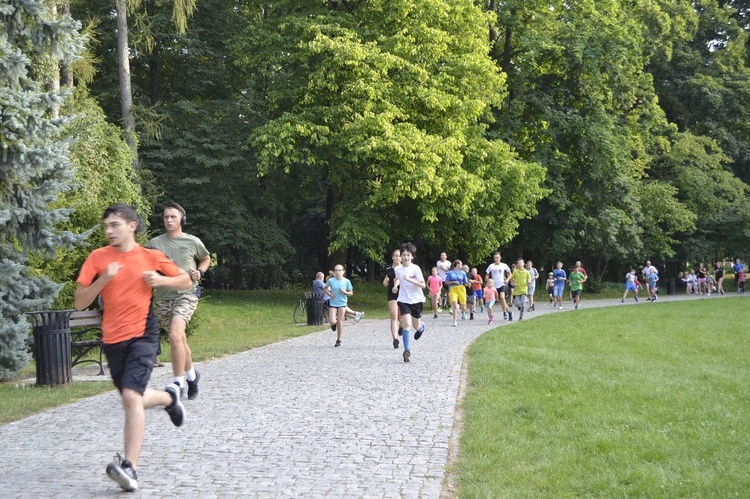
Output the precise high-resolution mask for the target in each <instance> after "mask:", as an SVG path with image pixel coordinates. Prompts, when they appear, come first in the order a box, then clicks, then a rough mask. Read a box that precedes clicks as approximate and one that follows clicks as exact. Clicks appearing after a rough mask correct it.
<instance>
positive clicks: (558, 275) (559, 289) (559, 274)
mask: <svg viewBox="0 0 750 499" xmlns="http://www.w3.org/2000/svg"><path fill="white" fill-rule="evenodd" d="M562 267H563V263H562V262H557V268H556V269H555V270H553V271H552V279H553V280H554V282H555V286H554V290H553V292H552V297H553V298H554V300H555V301H554V303H552V308H555V306H557V307H558V308H559V309H560V310H562V297H563V292H564V291H565V281H567V280H568V274H567V273H566V272H565V271H564V270H563V268H562Z"/></svg>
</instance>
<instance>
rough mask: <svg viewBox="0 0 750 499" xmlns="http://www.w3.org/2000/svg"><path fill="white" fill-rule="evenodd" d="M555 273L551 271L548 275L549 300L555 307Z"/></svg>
mask: <svg viewBox="0 0 750 499" xmlns="http://www.w3.org/2000/svg"><path fill="white" fill-rule="evenodd" d="M553 276H554V273H552V272H550V273H549V274H548V275H547V284H546V286H545V287H546V288H547V294H548V295H549V302H550V303H552V304H553V305H552V306H553V307H554V299H555V278H554V277H553Z"/></svg>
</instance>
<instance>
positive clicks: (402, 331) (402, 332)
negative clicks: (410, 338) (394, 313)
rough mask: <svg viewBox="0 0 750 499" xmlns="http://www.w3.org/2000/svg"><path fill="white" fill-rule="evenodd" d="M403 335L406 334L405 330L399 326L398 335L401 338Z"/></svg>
mask: <svg viewBox="0 0 750 499" xmlns="http://www.w3.org/2000/svg"><path fill="white" fill-rule="evenodd" d="M403 334H404V328H402V327H401V326H399V327H398V335H399V336H403Z"/></svg>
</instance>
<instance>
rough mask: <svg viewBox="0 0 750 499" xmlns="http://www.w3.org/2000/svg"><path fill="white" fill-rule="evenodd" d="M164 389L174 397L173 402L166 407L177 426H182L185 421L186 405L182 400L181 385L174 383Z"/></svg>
mask: <svg viewBox="0 0 750 499" xmlns="http://www.w3.org/2000/svg"><path fill="white" fill-rule="evenodd" d="M164 391H165V392H167V393H168V394H169V395H170V397H172V403H171V404H169V405H168V406H166V407H165V408H164V410H165V411H167V414H169V417H170V419H171V420H172V422H173V423H174V425H175V426H182V423H184V422H185V406H183V405H182V402H180V387H179V386H177V385H176V384H174V383H172V384H169V385H167V386H166V387H164Z"/></svg>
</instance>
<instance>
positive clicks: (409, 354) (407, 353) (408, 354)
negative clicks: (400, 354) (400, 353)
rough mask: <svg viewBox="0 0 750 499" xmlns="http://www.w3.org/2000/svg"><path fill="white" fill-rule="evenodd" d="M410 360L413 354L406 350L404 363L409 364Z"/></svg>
mask: <svg viewBox="0 0 750 499" xmlns="http://www.w3.org/2000/svg"><path fill="white" fill-rule="evenodd" d="M410 358H411V352H410V351H409V350H404V362H409V359H410Z"/></svg>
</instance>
